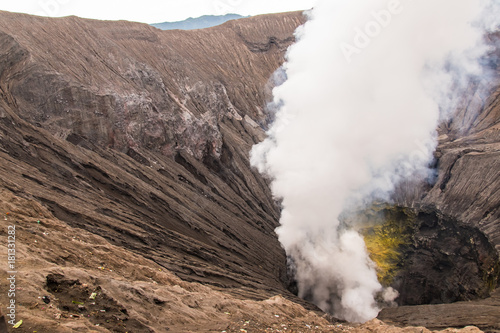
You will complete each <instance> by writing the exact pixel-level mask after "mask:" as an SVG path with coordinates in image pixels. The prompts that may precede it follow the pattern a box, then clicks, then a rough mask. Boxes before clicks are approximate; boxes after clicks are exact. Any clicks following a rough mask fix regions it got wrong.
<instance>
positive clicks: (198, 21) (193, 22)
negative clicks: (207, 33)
mask: <svg viewBox="0 0 500 333" xmlns="http://www.w3.org/2000/svg"><path fill="white" fill-rule="evenodd" d="M243 17H244V16H241V15H238V14H227V15H219V16H216V15H204V16H200V17H197V18H192V17H190V18H188V19H186V20H184V21H177V22H164V23H154V24H151V25H152V26H153V27H156V28H158V29H161V30H174V29H180V30H194V29H204V28H210V27H215V26H216V25H220V24H222V23H225V22H227V21H230V20H236V19H239V18H243ZM246 17H248V16H246Z"/></svg>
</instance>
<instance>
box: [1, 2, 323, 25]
mask: <svg viewBox="0 0 500 333" xmlns="http://www.w3.org/2000/svg"><path fill="white" fill-rule="evenodd" d="M315 2H316V0H141V1H139V0H0V10H6V11H11V12H21V13H29V14H35V15H42V16H68V15H76V16H80V17H86V18H94V19H102V20H129V21H138V22H144V23H159V22H164V21H178V20H183V19H186V18H188V17H198V16H201V15H206V14H210V15H222V14H227V13H236V14H241V15H256V14H264V13H276V12H285V11H292V10H303V9H310V8H312V7H313V5H314V3H315Z"/></svg>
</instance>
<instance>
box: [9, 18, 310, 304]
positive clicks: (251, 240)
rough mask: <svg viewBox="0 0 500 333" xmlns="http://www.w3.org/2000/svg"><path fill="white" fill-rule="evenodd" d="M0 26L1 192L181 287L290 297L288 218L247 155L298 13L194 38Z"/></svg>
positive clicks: (76, 27) (150, 31) (92, 26)
mask: <svg viewBox="0 0 500 333" xmlns="http://www.w3.org/2000/svg"><path fill="white" fill-rule="evenodd" d="M0 16H1V19H0V91H1V98H2V100H1V101H0V129H1V137H0V170H1V173H0V180H1V181H3V182H4V184H5V185H4V186H5V187H7V188H9V189H11V190H12V191H14V192H15V193H18V194H19V195H22V196H25V197H29V198H33V199H34V200H36V201H38V202H40V203H42V204H43V205H45V206H46V207H48V208H49V209H50V211H51V212H52V213H53V214H54V216H55V217H57V218H59V219H60V220H62V221H65V222H66V223H68V224H69V225H70V226H72V227H77V228H81V229H84V230H87V231H90V232H92V233H94V234H96V235H100V236H102V237H105V238H106V239H107V240H109V241H110V242H111V243H112V244H114V245H117V246H122V247H126V248H127V249H130V250H132V251H133V252H135V253H137V254H141V255H143V256H144V257H146V258H148V259H151V260H153V261H155V262H157V263H158V264H160V265H161V266H163V267H165V268H168V269H170V270H171V271H173V272H175V273H176V274H177V275H178V276H180V277H182V278H184V279H186V280H191V281H199V282H204V283H209V284H212V285H216V286H219V287H224V288H235V292H239V293H243V294H245V295H247V296H248V295H253V296H254V297H256V298H262V297H267V296H268V294H276V292H282V291H283V287H282V286H283V283H284V282H286V266H285V261H286V259H285V254H284V252H283V250H282V249H281V247H280V244H279V243H278V241H277V239H276V237H275V234H274V228H275V227H276V226H277V221H278V214H279V213H278V209H277V207H276V205H275V204H274V201H273V199H272V196H271V194H270V191H269V189H268V186H267V184H266V182H265V181H264V179H263V178H261V177H260V176H259V175H258V174H257V173H256V172H254V171H253V170H251V168H250V166H249V163H248V151H249V150H250V147H251V146H252V145H253V144H254V143H256V142H257V141H258V140H259V139H260V138H262V136H263V131H262V130H261V128H260V127H259V126H258V125H257V122H260V121H261V120H262V119H264V117H265V115H264V113H263V112H262V108H263V107H264V106H265V104H266V100H267V99H268V98H269V96H268V95H269V91H266V84H267V82H268V79H269V77H271V74H272V73H273V72H274V71H275V70H276V69H277V68H278V67H279V66H280V65H281V63H282V62H283V55H284V52H285V50H286V48H287V47H288V46H289V45H290V43H292V42H293V40H294V38H293V32H294V30H295V28H296V27H297V26H298V25H299V24H300V23H301V22H303V17H302V14H301V13H289V14H283V15H274V16H272V17H255V18H250V19H246V20H243V21H238V23H235V22H228V23H226V24H225V25H223V26H219V27H216V28H213V29H210V30H201V31H196V32H186V31H174V32H164V31H161V30H158V29H156V28H153V27H151V26H148V25H144V24H136V23H130V22H102V21H92V20H83V19H79V18H75V17H69V18H62V19H46V18H39V17H32V16H27V15H18V14H10V13H1V14H0ZM236 289H238V291H236Z"/></svg>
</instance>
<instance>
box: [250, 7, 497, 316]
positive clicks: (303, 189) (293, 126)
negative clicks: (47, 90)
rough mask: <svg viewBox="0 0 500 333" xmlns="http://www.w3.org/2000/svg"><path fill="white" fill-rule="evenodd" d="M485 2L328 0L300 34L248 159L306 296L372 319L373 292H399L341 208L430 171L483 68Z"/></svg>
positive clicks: (338, 311)
mask: <svg viewBox="0 0 500 333" xmlns="http://www.w3.org/2000/svg"><path fill="white" fill-rule="evenodd" d="M486 5H487V4H486V2H484V1H481V0H466V1H457V0H418V1H411V0H407V1H404V0H401V1H398V0H356V1H352V0H324V1H319V3H318V4H317V5H316V7H315V8H314V9H313V10H312V11H311V12H310V13H309V14H308V15H309V21H308V22H307V23H306V24H305V25H304V26H303V27H301V28H300V29H299V31H298V32H297V37H298V42H297V43H296V44H295V45H294V46H292V47H291V49H290V50H289V52H288V55H287V62H286V64H285V67H284V69H285V71H286V75H287V80H286V81H285V82H284V83H283V84H282V85H280V86H279V87H276V88H275V89H274V96H275V101H274V105H278V106H279V109H278V111H277V113H276V115H275V121H274V123H273V125H272V127H271V128H270V130H269V131H268V138H267V139H266V140H265V141H264V142H262V143H261V144H259V145H257V146H255V147H254V149H253V150H252V153H251V161H252V164H253V165H254V166H256V167H257V168H258V169H259V171H260V172H262V173H265V174H267V175H269V176H270V177H271V178H272V180H273V181H272V191H273V193H274V195H275V196H276V198H279V199H281V200H282V207H283V210H282V215H281V221H280V222H281V226H280V227H279V228H278V229H277V233H278V236H279V239H280V241H281V243H282V245H283V247H284V248H285V250H286V252H287V254H288V256H289V257H290V265H291V268H292V269H293V271H294V273H295V278H296V279H297V283H298V288H299V296H301V297H304V298H307V299H310V300H312V301H314V302H315V303H316V304H317V305H318V306H320V307H321V308H322V309H323V310H325V311H328V312H330V313H332V314H334V315H335V316H336V317H340V318H342V319H346V320H349V321H355V322H364V321H367V320H370V319H372V318H374V317H376V316H377V314H378V312H379V310H380V309H379V306H378V304H377V301H376V299H379V298H380V299H382V298H385V300H386V301H390V300H391V299H393V298H394V297H396V296H397V293H395V292H394V291H393V290H385V291H384V290H383V288H382V286H381V285H380V283H379V282H378V281H377V274H376V271H375V266H374V263H373V262H372V261H371V260H370V259H369V256H368V254H367V250H366V247H365V243H364V239H363V237H362V236H360V234H359V233H358V232H357V231H356V229H355V228H354V226H351V225H349V224H348V223H347V222H345V221H343V220H342V218H341V217H342V216H343V215H345V214H346V212H348V211H352V210H355V209H358V208H359V207H362V206H363V205H367V204H370V203H371V202H373V201H374V200H385V201H388V200H390V194H391V192H392V191H393V190H394V187H395V186H396V185H397V184H398V183H399V182H400V181H402V180H405V181H406V180H408V179H411V178H418V179H425V178H427V177H429V176H430V175H431V174H430V173H431V172H430V170H429V169H428V165H429V163H430V162H431V161H432V155H433V151H434V149H435V147H436V134H435V133H436V128H437V125H438V121H440V119H442V118H443V117H446V115H448V114H449V112H450V110H451V109H452V108H453V103H454V102H455V100H456V98H455V97H456V94H455V92H459V91H461V88H462V87H463V86H464V84H465V81H466V78H467V77H468V76H469V75H477V74H478V73H479V71H480V69H479V67H478V66H477V65H476V60H477V58H478V57H479V56H481V54H483V53H484V52H485V51H486V48H485V47H484V46H482V44H481V41H482V38H483V31H482V29H479V23H478V22H480V21H479V20H478V19H479V18H480V17H481V15H482V14H483V13H484V9H485V6H486ZM489 5H490V6H496V5H495V4H494V2H491V3H489ZM487 12H491V10H489V11H487ZM489 23H490V24H491V21H489Z"/></svg>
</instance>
